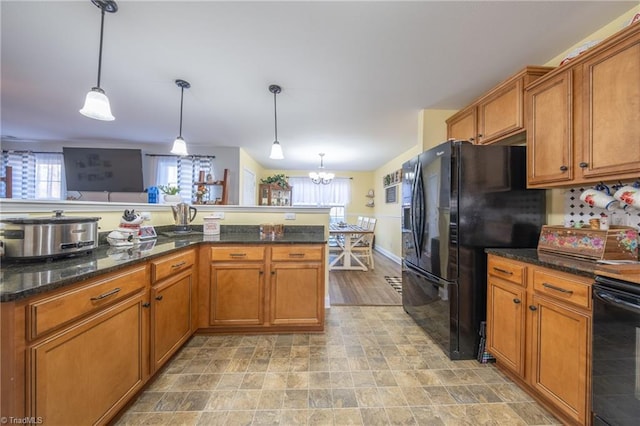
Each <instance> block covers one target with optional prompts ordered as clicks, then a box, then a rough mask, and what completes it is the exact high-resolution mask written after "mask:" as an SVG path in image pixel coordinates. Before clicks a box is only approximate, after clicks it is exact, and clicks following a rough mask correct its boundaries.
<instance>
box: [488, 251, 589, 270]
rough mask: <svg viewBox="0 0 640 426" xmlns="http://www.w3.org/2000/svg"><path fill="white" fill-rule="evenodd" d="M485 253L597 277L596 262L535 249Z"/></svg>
mask: <svg viewBox="0 0 640 426" xmlns="http://www.w3.org/2000/svg"><path fill="white" fill-rule="evenodd" d="M485 252H486V253H488V254H493V255H496V256H501V257H506V258H509V259H513V260H519V261H521V262H526V263H531V264H534V265H538V266H544V267H546V268H550V269H555V270H558V271H562V272H568V273H570V274H575V275H582V276H585V277H595V275H596V274H595V270H596V268H597V266H598V263H597V262H596V261H589V260H581V259H576V258H573V257H569V256H562V255H558V254H547V253H538V251H537V249H534V248H529V249H521V248H488V249H485Z"/></svg>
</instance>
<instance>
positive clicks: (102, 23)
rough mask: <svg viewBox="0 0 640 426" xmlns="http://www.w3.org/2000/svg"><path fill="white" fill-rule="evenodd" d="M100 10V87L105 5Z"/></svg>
mask: <svg viewBox="0 0 640 426" xmlns="http://www.w3.org/2000/svg"><path fill="white" fill-rule="evenodd" d="M100 10H101V11H102V13H101V15H102V17H101V18H100V50H99V53H98V85H97V86H96V87H100V73H101V70H102V36H103V33H104V7H101V8H100Z"/></svg>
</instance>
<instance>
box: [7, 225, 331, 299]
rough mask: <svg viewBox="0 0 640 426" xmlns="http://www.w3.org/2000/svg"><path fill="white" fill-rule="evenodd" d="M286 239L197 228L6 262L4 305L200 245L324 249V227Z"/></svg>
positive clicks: (293, 229) (240, 228)
mask: <svg viewBox="0 0 640 426" xmlns="http://www.w3.org/2000/svg"><path fill="white" fill-rule="evenodd" d="M284 229H285V230H284V234H283V235H282V236H278V237H275V238H267V239H263V238H260V231H259V227H258V226H257V225H223V226H221V232H220V235H215V236H212V235H203V234H202V233H201V230H202V228H201V227H200V228H197V227H194V232H193V233H191V234H183V235H174V236H167V235H170V233H165V232H163V230H161V229H159V228H156V231H157V232H158V237H157V238H154V239H151V240H143V241H142V242H141V243H140V244H139V245H136V246H130V247H110V246H109V244H108V243H106V242H102V241H103V237H104V236H103V235H101V236H100V237H101V238H100V240H101V243H100V245H99V247H98V248H97V249H95V250H93V251H92V252H91V253H88V254H84V255H78V256H75V257H67V258H58V259H53V260H40V261H9V260H3V262H2V265H1V267H0V302H10V301H14V300H19V299H23V298H25V297H29V296H33V295H35V294H41V293H45V292H47V291H51V290H54V289H57V288H60V287H64V286H66V285H69V284H73V283H77V282H80V281H83V280H86V279H88V278H92V277H95V276H98V275H102V274H105V273H108V272H111V271H115V270H118V269H121V268H124V267H127V266H131V265H135V264H136V263H140V262H146V261H148V260H149V259H153V258H156V257H159V256H163V255H166V254H169V253H171V252H173V251H176V250H180V249H183V248H185V247H190V246H196V245H199V244H324V243H326V238H325V234H324V227H323V226H285V228H284Z"/></svg>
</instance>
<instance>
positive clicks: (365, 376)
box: [351, 371, 376, 388]
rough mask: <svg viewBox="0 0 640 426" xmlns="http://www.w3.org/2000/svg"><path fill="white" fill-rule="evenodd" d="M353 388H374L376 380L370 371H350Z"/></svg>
mask: <svg viewBox="0 0 640 426" xmlns="http://www.w3.org/2000/svg"><path fill="white" fill-rule="evenodd" d="M351 378H352V379H353V386H354V387H357V388H362V387H375V386H376V380H375V378H374V377H373V373H372V372H371V371H352V372H351Z"/></svg>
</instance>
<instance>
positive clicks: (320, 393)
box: [309, 389, 332, 409]
mask: <svg viewBox="0 0 640 426" xmlns="http://www.w3.org/2000/svg"><path fill="white" fill-rule="evenodd" d="M331 407H332V402H331V389H309V408H311V409H315V408H331Z"/></svg>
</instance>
